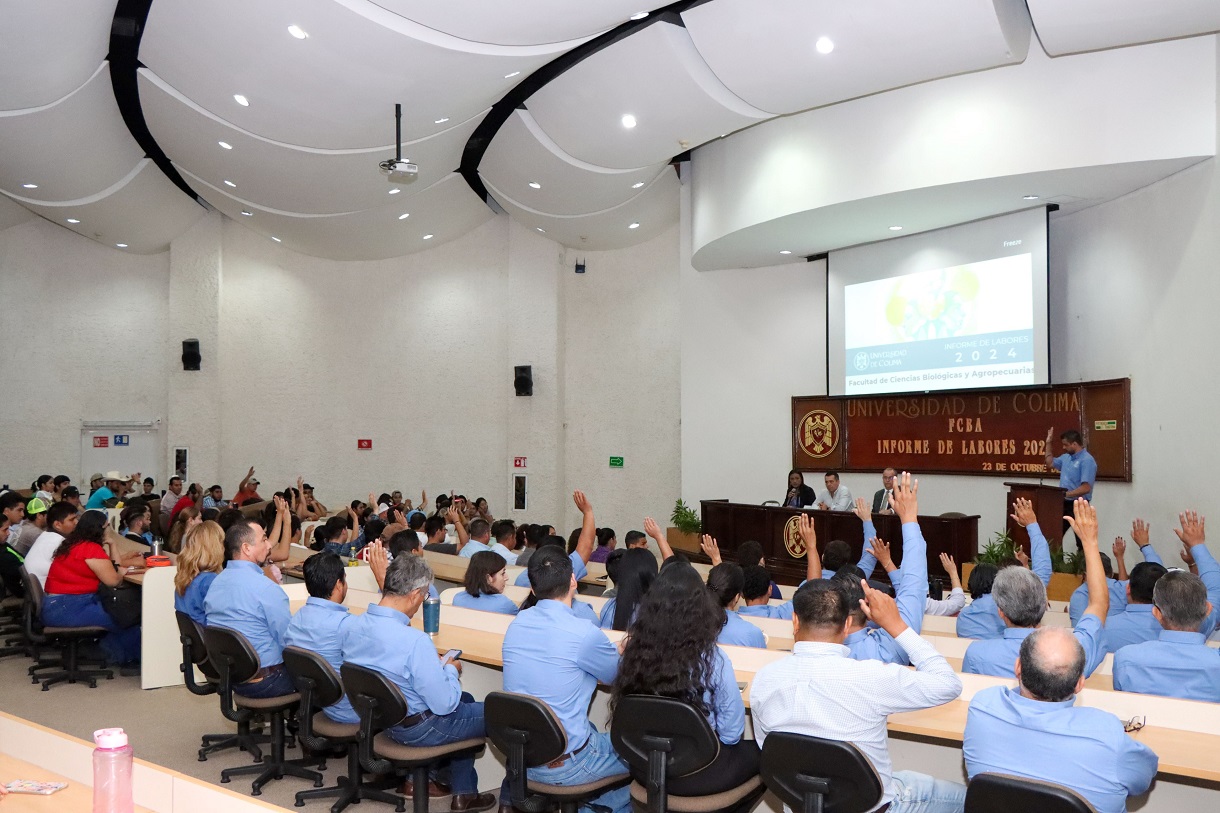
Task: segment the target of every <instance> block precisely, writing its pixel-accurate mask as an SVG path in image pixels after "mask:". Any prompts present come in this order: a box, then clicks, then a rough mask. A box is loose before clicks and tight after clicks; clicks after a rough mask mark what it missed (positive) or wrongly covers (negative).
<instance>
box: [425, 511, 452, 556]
mask: <svg viewBox="0 0 1220 813" xmlns="http://www.w3.org/2000/svg"><path fill="white" fill-rule="evenodd" d="M424 536H425V537H427V539H428V541H427V542H425V543H424V550H426V551H428V552H429V553H449V554H456V553H457V552H458V551H457V545H454V544H453V543H452V542H446V541H445V538H446V537H445V518H444V517H435V516H433V517H428V519H427V520H426V521H425V522H424Z"/></svg>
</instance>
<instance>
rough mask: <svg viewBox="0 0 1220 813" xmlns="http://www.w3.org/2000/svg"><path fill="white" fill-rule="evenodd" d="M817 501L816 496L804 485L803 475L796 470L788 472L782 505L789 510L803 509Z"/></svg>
mask: <svg viewBox="0 0 1220 813" xmlns="http://www.w3.org/2000/svg"><path fill="white" fill-rule="evenodd" d="M817 501H818V497H817V494H816V493H815V492H814V490H813V489H812V488H810V487H809V486H807V485H805V475H803V474H801V473H800V472H799V471H797V470H796V469H793V470H792V471H790V472H788V492H787V493H786V494H785V495H784V501H783V503H782V504H783V505H786V506H788V507H790V508H804V507H805V506H806V505H813V504H814V503H816V502H817Z"/></svg>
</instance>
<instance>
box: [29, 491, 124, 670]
mask: <svg viewBox="0 0 1220 813" xmlns="http://www.w3.org/2000/svg"><path fill="white" fill-rule="evenodd" d="M106 523H107V517H106V514H105V513H103V512H101V511H86V512H85V513H84V515H83V516H82V517H81V518H80V521H79V522H77V523H76V527H75V528H74V529H73V530H72V531H71V532H70V533H69V534H68V535H67V537H65V538H64V541H63V542H61V543H59V547H58V548H56V550H55V554H54V557H53V558H52V559H51V569H50V571H49V572H48V573H47V580H46V584H45V585H44V587H45V589H46V594H47V595H46V601H44V602H43V605H42V621H43V623H44V624H46V625H47V626H48V627H104V628H105V629H107V630H109V631H110V634H109V635H107V636H106V637H105V638H103V639H102V642H101V644H102V650H103V651H104V652H105V653H106V658H107V660H109V661H110V662H112V663H117V664H119V665H123V664H129V663H135V662H137V661H139V660H140V627H139V625H138V624H137V625H136V626H134V627H129V628H127V629H124V628H123V627H121V626H119V625H118V624H117V623H116V622H115V620H114V619H113V618H111V617H110V614H109V613H107V612H106V609H105V608H104V607H103V606H102V602H101V599H99V598H98V595H97V590H98V587H100V586H101V585H103V584H105V585H107V586H109V587H118V586H119V585H120V584H122V583H123V576H124V575H126V573H127V571H128V570H130V569H131V566H132V565H134V564H135V563H136V562H138V561H143V559H142V557H141V556H140V554H139V553H133V554H128V555H127V556H124V557H123V559H122V565H123V566H122V567H120V566H118V565H116V564H115V563H114V562H113V561H111V559H110V554H108V553H107V552H106V549H105V548H104V547H102V543H103V542H104V541H105V533H106Z"/></svg>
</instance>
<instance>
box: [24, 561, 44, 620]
mask: <svg viewBox="0 0 1220 813" xmlns="http://www.w3.org/2000/svg"><path fill="white" fill-rule="evenodd" d="M21 583H22V584H24V585H25V597H26V599H27V600H28V601H29V602H30V609H31V610H33V611H34V617H35V618H36V619H38V620H39V621H41V620H42V601H43V599H44V598H45V597H46V594H45V593H44V592H43V590H42V582H40V581H38V577H37V576H35V575H33V574H32V573H30V571H28V570H26V569H25V565H22V566H21Z"/></svg>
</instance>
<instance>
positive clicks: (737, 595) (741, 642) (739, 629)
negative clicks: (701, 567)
mask: <svg viewBox="0 0 1220 813" xmlns="http://www.w3.org/2000/svg"><path fill="white" fill-rule="evenodd" d="M607 570H609V568H608V567H607ZM744 585H745V576H744V575H743V574H742V571H741V567H740V566H739V565H736V564H733V563H732V562H721V563H720V564H718V565H716V566H714V567H713V568H712V571H711V572H710V573H708V574H707V590H708V592H709V593H710V594H711V596H712V599H713V600H714V601H715V602H716V606H718V607H720V608H722V609H723V610H724V625H723V626H722V627H721V628H720V633H719V635H717V637H716V642H717V643H720V644H731V645H733V646H753V647H758V648H760V649H762V648H765V647H766V646H767V636H766V635H764V634H763V631H762V630H760V629H759V628H758V627H756V626H755V625H753V624H751V623H750V622H749V621H746V620H745V619H744V618H742V617H741V616H740V615H738V614H737V613H736V612H734V610H735V609H736V607H737V603H738V602H739V601H741V589H742V587H743V586H744Z"/></svg>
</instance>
